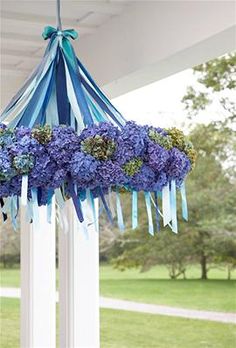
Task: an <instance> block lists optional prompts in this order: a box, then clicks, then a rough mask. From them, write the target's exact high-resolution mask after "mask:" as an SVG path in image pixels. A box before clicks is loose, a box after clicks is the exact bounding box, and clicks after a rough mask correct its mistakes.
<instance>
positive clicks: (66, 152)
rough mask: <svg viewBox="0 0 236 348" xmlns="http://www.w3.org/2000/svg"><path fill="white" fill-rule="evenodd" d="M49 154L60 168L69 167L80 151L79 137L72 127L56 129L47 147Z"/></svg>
mask: <svg viewBox="0 0 236 348" xmlns="http://www.w3.org/2000/svg"><path fill="white" fill-rule="evenodd" d="M46 148H47V151H48V153H49V154H50V156H51V157H52V159H53V160H54V161H55V162H56V163H57V165H58V166H59V167H60V168H65V166H68V165H69V163H70V160H71V157H72V155H73V153H74V152H75V151H77V150H78V149H79V137H78V135H77V134H76V133H75V131H74V130H73V128H71V127H54V128H53V131H52V140H51V141H50V142H49V143H48V144H47V146H46Z"/></svg>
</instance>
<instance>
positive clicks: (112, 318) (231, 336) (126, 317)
mask: <svg viewBox="0 0 236 348" xmlns="http://www.w3.org/2000/svg"><path fill="white" fill-rule="evenodd" d="M0 320H1V321H0V323H1V325H0V327H1V332H0V342H1V347H4V348H16V347H19V300H16V299H1V317H0ZM235 342H236V331H235V326H234V325H230V324H221V323H214V322H208V321H200V320H188V319H182V318H173V317H167V316H159V315H151V314H150V315H147V314H141V313H138V314H137V313H132V312H126V311H114V310H102V311H101V348H235Z"/></svg>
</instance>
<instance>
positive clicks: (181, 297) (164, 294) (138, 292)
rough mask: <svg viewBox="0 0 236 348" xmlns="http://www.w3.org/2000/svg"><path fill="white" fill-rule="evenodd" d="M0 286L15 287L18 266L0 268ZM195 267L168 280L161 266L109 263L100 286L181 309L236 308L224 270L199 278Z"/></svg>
mask: <svg viewBox="0 0 236 348" xmlns="http://www.w3.org/2000/svg"><path fill="white" fill-rule="evenodd" d="M0 274H1V286H8V287H19V282H20V275H19V270H18V269H10V270H1V271H0ZM199 274H200V273H199V269H198V268H197V267H192V268H191V269H190V270H189V271H188V273H187V277H188V278H189V279H188V280H183V279H178V280H170V279H168V273H167V271H166V269H165V268H164V267H155V268H153V269H152V270H150V271H149V272H146V273H140V272H138V271H137V270H128V271H125V272H120V271H118V270H114V269H113V268H112V267H111V266H101V267H100V288H101V294H102V295H103V296H108V297H114V298H121V299H127V300H133V301H139V302H146V303H156V304H162V305H169V306H175V307H183V308H194V309H202V310H213V311H222V312H232V311H236V296H235V294H236V281H235V280H231V281H227V280H225V279H224V278H225V272H223V271H221V270H217V269H214V270H212V271H211V272H210V274H209V276H210V277H211V279H209V280H207V281H202V280H199V279H197V278H199Z"/></svg>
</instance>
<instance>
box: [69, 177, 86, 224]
mask: <svg viewBox="0 0 236 348" xmlns="http://www.w3.org/2000/svg"><path fill="white" fill-rule="evenodd" d="M68 188H69V192H70V195H71V198H72V200H73V203H74V207H75V211H76V214H77V216H78V219H79V221H80V222H83V221H84V217H83V212H82V209H81V202H80V199H79V197H78V196H77V194H76V193H75V190H74V185H73V182H72V179H71V178H68Z"/></svg>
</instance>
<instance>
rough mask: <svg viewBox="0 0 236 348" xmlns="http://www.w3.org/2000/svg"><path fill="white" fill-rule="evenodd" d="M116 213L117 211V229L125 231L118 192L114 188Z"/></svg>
mask: <svg viewBox="0 0 236 348" xmlns="http://www.w3.org/2000/svg"><path fill="white" fill-rule="evenodd" d="M116 211H117V222H118V227H119V229H120V231H122V232H123V231H124V230H125V225H124V219H123V213H122V207H121V202H120V192H119V189H118V188H116Z"/></svg>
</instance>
